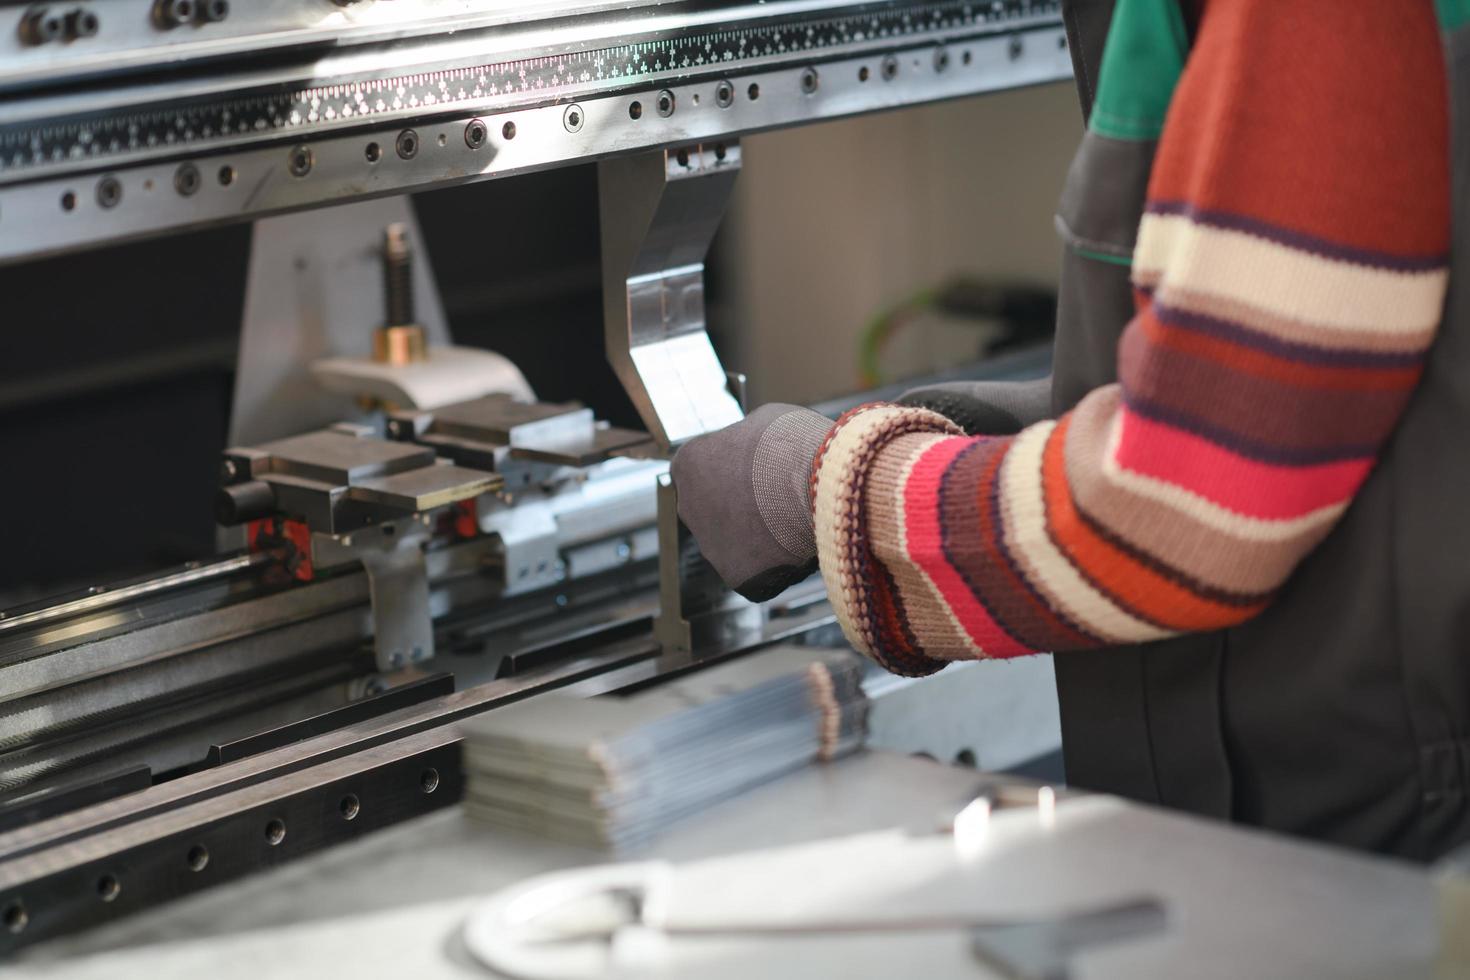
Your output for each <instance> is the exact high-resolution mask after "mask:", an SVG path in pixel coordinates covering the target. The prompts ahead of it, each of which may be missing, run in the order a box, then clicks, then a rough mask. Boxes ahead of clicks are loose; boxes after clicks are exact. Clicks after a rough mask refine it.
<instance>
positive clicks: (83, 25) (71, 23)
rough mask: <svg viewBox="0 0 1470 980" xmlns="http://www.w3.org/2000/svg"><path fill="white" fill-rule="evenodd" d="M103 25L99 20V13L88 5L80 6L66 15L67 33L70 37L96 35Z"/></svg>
mask: <svg viewBox="0 0 1470 980" xmlns="http://www.w3.org/2000/svg"><path fill="white" fill-rule="evenodd" d="M101 26H102V24H101V22H99V21H98V20H97V15H96V14H94V13H93V12H92V11H90V10H88V9H87V8H86V7H78V8H76V9H75V10H73V11H72V12H71V13H69V14H67V15H66V33H67V36H68V37H72V38H83V37H96V36H97V31H98V29H99V28H100V27H101Z"/></svg>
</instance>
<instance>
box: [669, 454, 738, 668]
mask: <svg viewBox="0 0 1470 980" xmlns="http://www.w3.org/2000/svg"><path fill="white" fill-rule="evenodd" d="M658 609H659V611H658V616H656V617H655V618H654V621H653V635H654V638H655V639H657V640H658V642H659V646H660V647H661V648H662V651H663V652H662V659H661V660H660V662H659V667H660V668H662V669H672V668H676V667H682V666H685V665H687V664H691V663H693V662H694V661H696V660H698V659H701V658H702V657H706V656H712V655H716V654H720V653H724V652H726V651H729V650H733V649H737V648H740V647H743V646H749V645H750V644H752V643H756V642H758V641H759V640H760V638H761V635H762V629H763V627H764V626H765V622H766V610H765V608H764V607H763V606H760V605H757V604H756V603H753V602H751V601H750V600H748V599H745V598H744V597H742V596H740V595H737V594H736V593H734V592H731V591H730V590H729V589H728V588H726V586H725V584H724V583H723V582H721V581H720V577H719V576H718V575H716V574H715V570H714V569H713V568H711V567H710V564H709V562H707V561H705V559H704V556H703V555H701V554H700V553H699V548H698V547H697V546H696V545H695V543H694V538H693V537H692V536H691V535H690V534H689V530H688V528H686V527H684V525H683V524H682V523H680V521H679V500H678V495H677V493H676V491H675V490H674V481H673V480H672V479H671V478H670V477H669V475H668V474H667V473H664V474H661V475H660V476H659V478H658Z"/></svg>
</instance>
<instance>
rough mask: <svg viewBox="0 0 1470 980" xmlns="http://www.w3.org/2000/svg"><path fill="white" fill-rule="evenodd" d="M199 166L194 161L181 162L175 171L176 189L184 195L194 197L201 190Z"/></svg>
mask: <svg viewBox="0 0 1470 980" xmlns="http://www.w3.org/2000/svg"><path fill="white" fill-rule="evenodd" d="M199 184H200V180H199V168H198V167H196V166H194V165H193V164H192V163H181V164H179V169H177V170H175V171H174V190H176V191H178V192H179V194H180V195H182V196H184V197H192V196H193V195H194V192H195V191H197V190H199Z"/></svg>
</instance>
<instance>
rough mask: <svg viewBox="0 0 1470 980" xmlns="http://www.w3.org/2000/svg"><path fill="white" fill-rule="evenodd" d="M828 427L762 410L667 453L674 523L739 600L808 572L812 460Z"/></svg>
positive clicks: (787, 409)
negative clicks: (675, 496)
mask: <svg viewBox="0 0 1470 980" xmlns="http://www.w3.org/2000/svg"><path fill="white" fill-rule="evenodd" d="M831 429H832V421H831V419H828V418H827V417H826V416H824V415H818V414H817V413H816V412H813V411H812V410H811V409H807V408H800V407H798V406H796V405H779V404H772V405H762V406H761V407H760V408H758V409H756V410H755V411H754V412H751V413H750V414H749V415H748V416H746V417H745V419H744V420H742V421H740V422H737V423H735V424H734V425H732V426H730V427H729V428H726V429H721V430H720V431H719V432H711V433H709V434H708V435H703V436H698V437H696V438H694V439H691V440H689V442H687V443H685V444H684V446H683V447H682V448H681V449H680V450H679V451H678V453H676V454H675V456H674V462H673V466H672V468H671V472H672V474H673V478H674V489H675V490H676V491H677V492H678V496H679V518H680V520H682V521H683V522H684V524H685V525H686V526H687V527H688V528H689V530H690V532H691V533H692V534H693V535H694V539H695V540H696V541H698V542H699V550H700V551H701V552H703V553H704V557H705V558H706V559H708V560H709V563H710V565H712V566H713V567H714V570H715V571H716V572H718V573H719V575H720V578H722V579H724V580H725V583H726V584H727V585H729V586H730V587H731V588H732V589H734V590H735V591H736V592H739V593H740V594H741V595H743V596H745V598H747V599H750V600H752V601H754V602H764V601H765V600H766V599H770V598H772V597H774V596H775V595H777V594H778V593H780V592H781V591H782V590H784V589H786V588H787V587H788V586H791V585H794V584H796V583H797V582H799V581H801V580H802V579H804V578H806V577H807V576H808V575H810V574H811V573H812V572H814V571H816V568H817V541H816V537H815V535H813V533H812V507H811V499H810V494H811V472H812V461H813V460H815V459H816V456H817V450H818V449H819V448H820V447H821V445H822V441H823V440H824V439H826V438H827V433H828V432H829V431H830V430H831Z"/></svg>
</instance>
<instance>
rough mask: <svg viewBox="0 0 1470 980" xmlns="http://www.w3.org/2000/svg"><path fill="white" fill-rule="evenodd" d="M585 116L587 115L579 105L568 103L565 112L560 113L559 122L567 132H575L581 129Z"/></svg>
mask: <svg viewBox="0 0 1470 980" xmlns="http://www.w3.org/2000/svg"><path fill="white" fill-rule="evenodd" d="M586 118H587V115H586V113H584V112H583V111H582V107H581V106H579V105H569V106H567V110H566V112H563V113H562V115H561V124H562V125H563V126H565V127H566V128H567V132H569V133H575V132H578V131H579V130H581V128H582V123H583V121H584V120H586Z"/></svg>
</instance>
